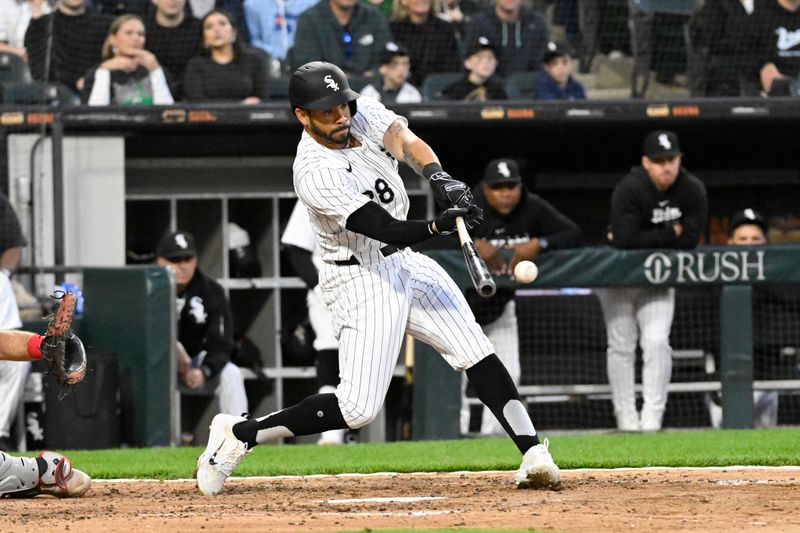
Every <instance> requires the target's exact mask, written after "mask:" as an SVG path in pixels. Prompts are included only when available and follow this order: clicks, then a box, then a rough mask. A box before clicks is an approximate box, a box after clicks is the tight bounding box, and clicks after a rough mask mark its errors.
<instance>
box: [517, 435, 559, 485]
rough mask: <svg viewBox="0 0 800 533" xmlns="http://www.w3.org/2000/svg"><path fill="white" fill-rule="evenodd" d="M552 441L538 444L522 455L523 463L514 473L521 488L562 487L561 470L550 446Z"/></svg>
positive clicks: (545, 440)
mask: <svg viewBox="0 0 800 533" xmlns="http://www.w3.org/2000/svg"><path fill="white" fill-rule="evenodd" d="M549 447H550V441H549V440H547V439H544V442H542V443H541V444H537V445H536V446H534V447H533V448H531V449H530V450H528V451H527V452H525V455H523V456H522V464H521V465H520V466H519V470H517V473H516V474H514V482H515V483H516V484H517V487H519V488H521V489H552V490H560V489H561V471H560V470H559V469H558V466H557V465H556V463H555V462H554V461H553V456H551V455H550V452H549V451H548V448H549Z"/></svg>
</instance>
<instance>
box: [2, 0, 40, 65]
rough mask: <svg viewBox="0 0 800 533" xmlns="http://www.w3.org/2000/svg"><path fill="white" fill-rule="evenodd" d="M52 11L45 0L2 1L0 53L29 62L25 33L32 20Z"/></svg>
mask: <svg viewBox="0 0 800 533" xmlns="http://www.w3.org/2000/svg"><path fill="white" fill-rule="evenodd" d="M51 11H52V9H50V4H48V3H47V2H46V1H45V0H0V52H10V53H12V54H14V55H16V56H18V57H19V58H20V59H22V60H23V61H25V62H27V61H28V53H27V51H26V50H25V31H26V30H27V29H28V25H29V24H30V22H31V19H36V18H39V17H41V16H42V15H47V14H49V13H50V12H51Z"/></svg>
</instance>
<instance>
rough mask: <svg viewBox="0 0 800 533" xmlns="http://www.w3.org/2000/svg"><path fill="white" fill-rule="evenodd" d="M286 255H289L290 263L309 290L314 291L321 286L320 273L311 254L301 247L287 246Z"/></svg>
mask: <svg viewBox="0 0 800 533" xmlns="http://www.w3.org/2000/svg"><path fill="white" fill-rule="evenodd" d="M286 253H287V254H289V263H291V265H292V267H293V268H294V271H295V272H297V275H298V276H300V278H301V279H302V280H303V281H305V282H306V285H307V286H308V288H309V289H313V288H314V287H316V286H317V284H319V273H318V272H317V268H316V267H315V266H314V262H313V261H312V260H311V252H309V251H308V250H304V249H302V248H300V247H299V246H294V245H291V244H287V245H286Z"/></svg>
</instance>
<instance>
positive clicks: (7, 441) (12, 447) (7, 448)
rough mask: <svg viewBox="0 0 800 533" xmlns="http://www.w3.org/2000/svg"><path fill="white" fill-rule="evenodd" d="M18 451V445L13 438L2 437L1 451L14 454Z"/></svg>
mask: <svg viewBox="0 0 800 533" xmlns="http://www.w3.org/2000/svg"><path fill="white" fill-rule="evenodd" d="M16 450H17V445H16V444H15V443H14V441H12V440H11V437H0V451H4V452H13V451H16Z"/></svg>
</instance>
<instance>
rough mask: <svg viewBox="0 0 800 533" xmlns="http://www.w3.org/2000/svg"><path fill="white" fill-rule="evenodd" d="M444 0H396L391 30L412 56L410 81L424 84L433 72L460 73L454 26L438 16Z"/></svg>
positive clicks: (413, 83)
mask: <svg viewBox="0 0 800 533" xmlns="http://www.w3.org/2000/svg"><path fill="white" fill-rule="evenodd" d="M440 1H441V0H394V3H393V5H392V18H391V19H390V20H391V22H390V23H389V30H390V31H391V32H392V35H393V36H394V38H395V41H396V42H397V43H398V44H401V45H403V46H404V47H405V48H406V49H407V50H408V55H409V57H410V58H411V78H410V80H409V81H411V84H412V85H414V86H416V87H421V86H422V82H423V81H425V77H426V76H427V75H428V74H431V73H433V72H458V70H459V63H460V62H461V56H460V54H459V51H458V40H457V39H456V31H455V28H454V27H453V26H452V25H451V24H450V23H448V22H445V21H444V20H442V19H440V18H439V17H437V16H436V13H437V12H439V5H438V4H439V2H440Z"/></svg>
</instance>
